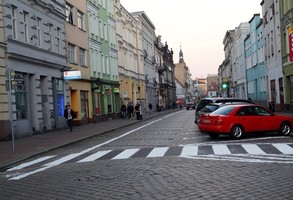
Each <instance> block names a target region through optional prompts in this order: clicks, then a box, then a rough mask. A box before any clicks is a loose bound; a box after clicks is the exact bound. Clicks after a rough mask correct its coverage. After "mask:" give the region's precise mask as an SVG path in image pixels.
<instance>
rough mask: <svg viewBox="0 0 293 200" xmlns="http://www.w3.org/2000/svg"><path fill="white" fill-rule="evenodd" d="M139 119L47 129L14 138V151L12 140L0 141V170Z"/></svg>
mask: <svg viewBox="0 0 293 200" xmlns="http://www.w3.org/2000/svg"><path fill="white" fill-rule="evenodd" d="M175 111H178V109H171V110H165V111H162V112H148V113H145V114H144V115H143V120H146V119H149V118H152V117H155V116H158V115H162V114H166V113H169V112H175ZM140 121H141V120H136V119H122V118H119V119H113V120H111V119H109V120H107V121H101V122H97V123H91V124H86V125H82V126H75V127H73V131H72V132H68V131H67V129H60V130H52V131H47V132H43V133H40V134H36V135H33V136H28V137H24V138H19V139H16V140H15V141H14V152H13V142H12V141H3V142H0V170H1V169H5V168H7V167H8V166H9V165H12V164H14V163H17V162H20V161H22V160H25V159H27V158H30V157H33V156H35V155H38V154H41V153H44V152H47V151H50V150H53V149H56V148H60V147H62V146H66V145H69V144H72V143H75V142H78V141H81V140H84V139H87V138H90V137H93V136H95V135H99V134H101V133H105V132H109V131H113V130H115V129H118V128H121V127H124V126H128V125H130V124H134V123H137V122H140Z"/></svg>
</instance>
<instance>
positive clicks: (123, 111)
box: [121, 104, 126, 119]
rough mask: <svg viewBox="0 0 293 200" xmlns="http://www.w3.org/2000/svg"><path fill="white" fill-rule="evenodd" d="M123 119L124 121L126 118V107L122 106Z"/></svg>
mask: <svg viewBox="0 0 293 200" xmlns="http://www.w3.org/2000/svg"><path fill="white" fill-rule="evenodd" d="M121 117H122V118H123V119H124V118H125V117H126V105H125V104H122V106H121Z"/></svg>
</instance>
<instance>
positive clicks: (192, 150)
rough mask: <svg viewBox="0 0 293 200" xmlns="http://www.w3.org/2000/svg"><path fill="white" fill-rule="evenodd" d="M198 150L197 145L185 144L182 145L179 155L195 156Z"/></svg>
mask: <svg viewBox="0 0 293 200" xmlns="http://www.w3.org/2000/svg"><path fill="white" fill-rule="evenodd" d="M197 152H198V146H186V147H183V149H182V152H181V154H180V156H196V155H197Z"/></svg>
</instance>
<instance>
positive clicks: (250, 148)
mask: <svg viewBox="0 0 293 200" xmlns="http://www.w3.org/2000/svg"><path fill="white" fill-rule="evenodd" d="M242 147H243V148H244V149H245V151H246V152H247V153H249V154H266V153H265V152H264V151H263V150H261V149H260V148H259V147H258V146H257V145H256V144H242Z"/></svg>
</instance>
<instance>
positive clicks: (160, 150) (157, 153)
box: [146, 147, 169, 158]
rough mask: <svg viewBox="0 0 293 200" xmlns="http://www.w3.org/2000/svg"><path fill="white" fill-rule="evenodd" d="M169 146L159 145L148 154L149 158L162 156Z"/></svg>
mask: <svg viewBox="0 0 293 200" xmlns="http://www.w3.org/2000/svg"><path fill="white" fill-rule="evenodd" d="M168 149H169V147H157V148H153V150H152V151H151V152H150V153H149V154H148V155H147V156H146V157H147V158H155V157H162V156H164V155H165V153H166V152H167V151H168Z"/></svg>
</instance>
